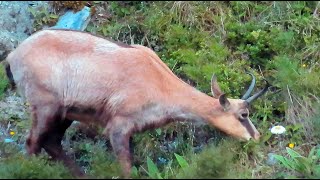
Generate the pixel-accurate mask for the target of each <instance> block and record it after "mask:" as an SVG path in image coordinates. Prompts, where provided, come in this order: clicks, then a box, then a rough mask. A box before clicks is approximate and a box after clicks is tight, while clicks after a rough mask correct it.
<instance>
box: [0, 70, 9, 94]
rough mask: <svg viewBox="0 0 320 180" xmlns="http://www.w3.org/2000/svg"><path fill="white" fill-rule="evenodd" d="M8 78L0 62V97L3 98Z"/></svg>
mask: <svg viewBox="0 0 320 180" xmlns="http://www.w3.org/2000/svg"><path fill="white" fill-rule="evenodd" d="M8 84H9V80H8V78H7V75H6V72H5V68H4V66H3V64H0V99H2V98H3V96H4V93H5V90H6V88H7V87H8Z"/></svg>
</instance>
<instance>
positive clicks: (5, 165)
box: [0, 143, 73, 179]
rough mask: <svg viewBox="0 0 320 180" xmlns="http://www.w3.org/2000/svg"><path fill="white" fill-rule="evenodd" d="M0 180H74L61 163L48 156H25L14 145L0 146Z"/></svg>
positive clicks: (2, 144) (3, 144)
mask: <svg viewBox="0 0 320 180" xmlns="http://www.w3.org/2000/svg"><path fill="white" fill-rule="evenodd" d="M0 155H1V156H0V157H1V158H0V179H51V178H52V179H66V178H73V176H72V175H71V173H70V172H69V170H68V169H67V168H65V167H64V166H63V165H62V163H60V162H50V161H48V156H44V155H40V156H25V155H24V154H23V153H21V152H19V148H16V147H15V146H13V145H10V144H5V143H1V144H0Z"/></svg>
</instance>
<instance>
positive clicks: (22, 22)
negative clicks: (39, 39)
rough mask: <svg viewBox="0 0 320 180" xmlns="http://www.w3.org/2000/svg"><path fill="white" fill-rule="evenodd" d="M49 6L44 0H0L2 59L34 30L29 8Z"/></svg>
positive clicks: (0, 46) (0, 55) (0, 45)
mask: <svg viewBox="0 0 320 180" xmlns="http://www.w3.org/2000/svg"><path fill="white" fill-rule="evenodd" d="M40 6H47V7H48V3H47V2H44V1H0V61H2V60H3V59H4V57H5V56H6V55H7V54H8V53H9V52H10V51H12V50H13V49H14V48H15V47H16V46H17V45H18V44H19V43H20V42H22V41H23V40H24V39H26V38H27V37H28V36H30V34H31V33H32V30H33V21H34V20H33V18H32V16H31V13H30V12H29V11H28V8H37V7H40Z"/></svg>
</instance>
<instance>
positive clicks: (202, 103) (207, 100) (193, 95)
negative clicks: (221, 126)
mask: <svg viewBox="0 0 320 180" xmlns="http://www.w3.org/2000/svg"><path fill="white" fill-rule="evenodd" d="M171 100H172V101H173V102H172V104H177V106H179V109H180V111H177V112H175V114H174V116H173V117H174V118H173V119H175V120H178V121H192V122H200V123H202V122H205V123H206V122H209V121H212V120H213V119H212V117H213V115H214V114H215V113H216V114H218V113H219V112H220V111H221V106H220V104H219V101H218V100H217V99H214V98H212V97H210V96H208V95H206V94H205V93H202V92H200V91H198V90H196V89H194V88H192V87H191V86H190V87H188V88H186V89H185V90H184V91H180V92H179V93H176V94H173V98H172V99H171Z"/></svg>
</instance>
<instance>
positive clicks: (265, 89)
mask: <svg viewBox="0 0 320 180" xmlns="http://www.w3.org/2000/svg"><path fill="white" fill-rule="evenodd" d="M264 80H265V79H264ZM265 81H266V83H267V84H266V86H265V87H264V88H263V89H262V90H260V91H259V92H257V93H256V94H254V95H252V96H251V97H249V98H248V99H246V102H247V103H248V104H250V103H251V102H252V101H254V100H256V99H257V98H259V97H260V96H262V95H263V94H264V93H266V92H267V90H268V88H269V87H270V84H269V82H268V81H267V80H265Z"/></svg>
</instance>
